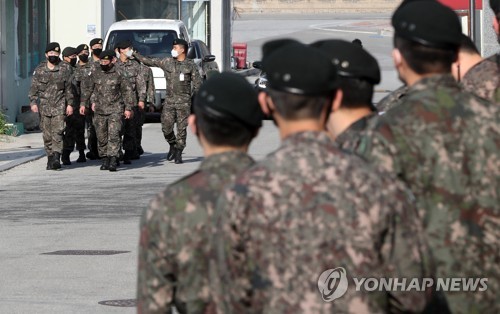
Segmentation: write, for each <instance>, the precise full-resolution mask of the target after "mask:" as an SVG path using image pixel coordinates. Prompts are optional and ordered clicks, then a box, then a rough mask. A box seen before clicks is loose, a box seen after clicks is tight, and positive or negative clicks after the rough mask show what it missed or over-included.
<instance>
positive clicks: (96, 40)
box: [89, 38, 102, 47]
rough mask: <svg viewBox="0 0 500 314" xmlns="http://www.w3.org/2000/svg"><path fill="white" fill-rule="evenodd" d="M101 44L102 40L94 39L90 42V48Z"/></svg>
mask: <svg viewBox="0 0 500 314" xmlns="http://www.w3.org/2000/svg"><path fill="white" fill-rule="evenodd" d="M97 44H101V45H102V38H94V39H92V40H91V41H90V44H89V45H90V47H92V46H93V45H97Z"/></svg>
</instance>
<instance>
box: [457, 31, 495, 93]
mask: <svg viewBox="0 0 500 314" xmlns="http://www.w3.org/2000/svg"><path fill="white" fill-rule="evenodd" d="M452 73H453V76H454V77H455V79H456V80H458V81H459V82H460V83H462V86H463V88H464V89H465V90H466V91H468V92H470V93H473V94H476V95H478V96H479V97H482V98H484V99H487V100H490V101H494V94H495V90H496V88H497V86H498V83H499V81H500V77H499V75H498V65H497V64H496V62H494V61H492V60H488V59H483V57H481V54H480V53H479V51H478V50H477V48H476V45H475V44H474V43H473V42H472V39H470V38H469V37H468V36H466V35H464V34H462V41H461V43H460V49H459V52H458V60H457V62H455V63H453V67H452Z"/></svg>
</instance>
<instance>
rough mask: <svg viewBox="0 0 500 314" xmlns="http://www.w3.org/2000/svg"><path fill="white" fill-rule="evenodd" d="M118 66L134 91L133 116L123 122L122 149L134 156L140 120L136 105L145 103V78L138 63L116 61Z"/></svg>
mask: <svg viewBox="0 0 500 314" xmlns="http://www.w3.org/2000/svg"><path fill="white" fill-rule="evenodd" d="M115 66H118V67H119V68H120V69H121V71H122V73H123V74H124V75H125V76H126V77H127V78H128V79H129V82H130V85H131V86H132V90H133V91H134V95H135V99H136V101H135V102H134V106H133V107H132V110H133V111H134V116H133V117H132V119H124V120H123V149H124V150H125V151H126V152H130V153H132V154H133V155H134V154H135V152H136V150H137V148H138V141H137V127H138V124H139V123H140V122H139V119H140V116H139V109H138V108H137V104H138V102H139V101H144V102H145V101H146V91H147V85H146V77H145V76H144V74H143V70H142V68H141V66H140V65H139V63H138V62H136V61H133V60H127V61H126V62H123V61H121V60H118V61H117V62H116V64H115Z"/></svg>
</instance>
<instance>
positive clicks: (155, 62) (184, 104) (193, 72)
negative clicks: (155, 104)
mask: <svg viewBox="0 0 500 314" xmlns="http://www.w3.org/2000/svg"><path fill="white" fill-rule="evenodd" d="M134 56H135V57H136V58H137V59H138V60H139V61H141V62H142V63H144V64H145V65H149V66H156V67H159V68H161V69H162V70H163V72H164V73H165V79H166V80H167V97H166V99H165V103H164V104H163V111H162V114H161V121H162V131H163V136H164V137H165V139H166V140H167V142H168V143H169V144H171V145H175V146H176V148H177V149H178V150H180V151H182V150H183V149H184V147H185V146H186V135H187V133H186V128H187V124H188V122H187V118H188V116H189V114H190V113H191V97H192V96H193V95H194V94H195V93H196V92H197V91H198V89H199V88H200V85H201V76H200V73H199V71H198V68H197V66H196V64H195V63H194V61H193V60H191V59H188V58H186V59H184V60H183V61H177V59H175V58H164V59H159V58H147V57H144V56H141V55H140V54H137V53H136V54H134ZM174 123H177V137H176V136H175V133H174Z"/></svg>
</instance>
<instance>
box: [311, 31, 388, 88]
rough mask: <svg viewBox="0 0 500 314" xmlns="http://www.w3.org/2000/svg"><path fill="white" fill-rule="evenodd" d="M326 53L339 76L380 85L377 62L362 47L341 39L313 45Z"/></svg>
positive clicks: (322, 41) (318, 42) (323, 41)
mask: <svg viewBox="0 0 500 314" xmlns="http://www.w3.org/2000/svg"><path fill="white" fill-rule="evenodd" d="M312 46H313V47H317V48H319V49H321V50H322V51H323V52H325V53H326V54H327V55H328V56H329V57H330V58H331V60H332V62H333V64H335V66H336V67H337V74H338V75H339V76H344V77H354V78H359V79H364V80H367V81H368V82H370V83H371V84H374V85H375V84H378V83H380V67H379V65H378V62H377V60H376V59H375V58H374V57H373V56H372V55H371V54H369V53H368V52H367V51H366V50H365V49H363V48H362V47H361V46H360V45H358V44H355V43H352V42H348V41H345V40H340V39H330V40H320V41H317V42H315V43H313V44H312Z"/></svg>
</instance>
